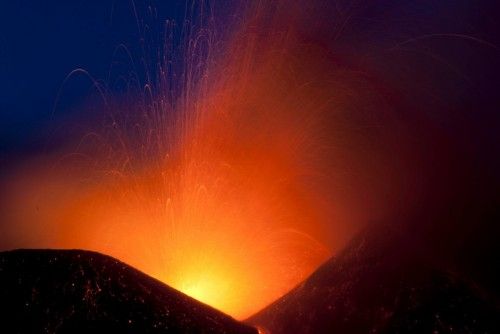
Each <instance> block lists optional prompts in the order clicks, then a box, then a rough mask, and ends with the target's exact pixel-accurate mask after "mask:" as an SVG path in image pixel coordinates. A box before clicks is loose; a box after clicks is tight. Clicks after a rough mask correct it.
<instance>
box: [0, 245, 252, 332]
mask: <svg viewBox="0 0 500 334" xmlns="http://www.w3.org/2000/svg"><path fill="white" fill-rule="evenodd" d="M103 332H107V333H242V334H243V333H245V334H246V333H248V334H250V333H256V332H257V331H256V330H255V329H253V328H251V327H249V326H246V325H244V324H241V323H238V322H237V321H235V320H234V319H232V318H230V317H229V316H227V315H225V314H223V313H221V312H219V311H217V310H215V309H213V308H211V307H208V306H206V305H204V304H201V303H199V302H197V301H196V300H194V299H192V298H190V297H188V296H186V295H184V294H182V293H180V292H178V291H176V290H174V289H172V288H170V287H168V286H166V285H164V284H162V283H161V282H159V281H157V280H155V279H153V278H151V277H149V276H147V275H145V274H143V273H141V272H139V271H137V270H135V269H134V268H132V267H130V266H128V265H126V264H124V263H122V262H120V261H117V260H115V259H113V258H111V257H109V256H105V255H101V254H98V253H94V252H88V251H77V250H64V251H62V250H17V251H9V252H2V253H0V333H103Z"/></svg>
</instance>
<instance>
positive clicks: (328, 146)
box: [0, 9, 409, 319]
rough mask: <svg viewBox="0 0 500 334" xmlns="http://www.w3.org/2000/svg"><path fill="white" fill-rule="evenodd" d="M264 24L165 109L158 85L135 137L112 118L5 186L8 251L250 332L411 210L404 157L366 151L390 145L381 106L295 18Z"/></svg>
mask: <svg viewBox="0 0 500 334" xmlns="http://www.w3.org/2000/svg"><path fill="white" fill-rule="evenodd" d="M290 10H291V9H290ZM252 13H253V12H252ZM255 13H257V14H255ZM255 13H253V14H250V15H249V16H248V17H247V18H246V19H245V20H244V22H243V23H242V26H241V27H240V28H239V29H237V30H236V33H235V35H234V36H233V38H232V39H231V41H230V42H229V43H228V46H227V48H226V49H227V51H225V52H221V53H218V54H217V57H219V58H217V59H218V60H217V62H213V63H210V64H208V65H207V66H206V69H204V70H203V71H202V73H201V75H200V73H198V72H197V73H198V75H197V77H199V78H198V79H197V80H194V79H193V80H191V79H190V78H191V75H192V72H190V71H191V70H190V69H189V68H188V69H187V70H186V71H187V72H188V74H186V76H185V78H187V79H186V82H187V83H186V84H185V87H189V89H185V91H183V92H182V94H180V95H179V97H178V99H177V100H176V103H175V104H172V106H170V107H169V108H167V107H166V104H164V102H163V101H164V100H165V99H166V97H165V95H166V93H165V94H164V93H162V92H163V91H162V85H160V84H158V88H157V91H158V92H157V96H156V97H155V98H154V100H155V101H154V102H153V103H151V104H148V105H147V106H141V105H138V106H129V110H125V111H123V113H125V114H133V115H140V116H137V117H136V118H135V119H134V121H133V124H132V125H130V124H127V123H126V122H127V121H123V120H120V119H116V118H114V119H113V122H112V124H111V125H110V126H109V127H108V128H107V129H106V130H105V131H102V132H103V133H104V134H102V133H99V134H97V135H91V134H89V135H87V136H86V137H85V138H84V140H82V141H81V142H80V144H79V146H78V150H76V151H77V153H78V154H66V155H64V156H63V158H60V157H59V156H57V157H54V156H48V157H44V158H40V159H38V160H36V161H31V162H29V163H28V164H27V166H25V167H24V168H19V169H18V170H17V171H16V173H15V174H13V175H11V177H10V184H9V185H7V187H6V189H4V190H3V191H4V193H3V195H2V196H3V198H2V202H1V203H2V205H3V207H2V210H4V212H5V214H4V217H7V218H8V220H9V223H8V224H2V225H0V228H1V230H0V232H1V233H0V235H1V236H0V239H1V240H0V241H2V242H3V244H4V245H7V247H16V248H17V247H50V248H84V249H90V250H95V251H99V252H102V253H105V254H108V255H111V256H114V257H117V258H119V259H121V260H123V261H125V262H127V263H129V264H131V265H132V266H135V267H137V268H138V269H140V270H142V271H144V272H145V273H147V274H150V275H152V276H153V277H156V278H157V279H159V280H162V281H163V282H165V283H167V284H169V285H171V286H172V287H174V288H177V289H179V290H181V291H183V292H185V293H187V294H189V295H191V296H193V297H194V298H196V299H199V300H200V301H202V302H205V303H207V304H209V305H212V306H214V307H215V308H218V309H220V310H222V311H224V312H227V313H229V314H230V315H233V316H235V317H237V318H240V319H242V318H245V317H247V316H250V315H251V314H252V313H254V312H256V311H258V310H259V309H261V308H262V307H264V306H265V305H266V304H269V303H270V302H272V301H273V300H275V299H277V298H278V297H280V296H281V295H283V294H284V293H286V292H287V291H289V290H290V289H291V288H293V287H294V286H295V285H296V284H298V283H300V282H301V281H302V280H303V279H304V278H305V277H306V276H307V275H309V274H310V273H311V272H312V271H313V270H314V269H315V268H316V267H317V266H318V265H319V264H320V263H321V262H322V261H324V260H325V259H326V258H327V257H329V256H330V255H331V254H332V252H334V251H336V250H337V249H338V248H339V247H340V246H342V245H343V243H344V242H345V241H346V240H347V239H348V238H349V237H350V236H351V235H352V233H353V231H354V230H356V229H357V228H358V226H359V224H360V222H364V221H366V220H367V219H369V218H370V219H376V218H379V217H381V216H383V215H384V213H385V211H386V209H387V203H393V202H394V199H395V198H397V200H398V201H399V202H404V201H405V200H409V199H408V198H404V197H401V196H400V194H397V193H396V192H394V191H393V187H397V186H398V182H399V179H398V178H399V176H400V175H401V172H400V170H402V168H401V166H400V165H398V164H397V163H393V164H387V158H388V157H390V156H392V155H393V152H394V150H390V149H389V150H388V151H377V149H375V148H373V147H371V145H372V143H373V138H377V139H376V140H377V141H378V142H382V141H384V140H387V138H386V137H385V136H386V134H387V133H391V131H387V129H388V128H390V127H391V123H390V122H389V121H387V120H386V119H384V116H383V115H381V113H379V112H377V113H373V114H372V113H371V112H372V111H373V110H385V109H386V104H385V100H384V99H381V98H380V94H379V93H380V92H379V91H378V88H377V87H378V86H377V85H376V84H374V83H373V82H371V80H370V78H369V76H367V75H366V74H365V73H362V72H360V71H359V69H357V68H350V66H349V65H348V63H344V62H343V61H342V60H341V59H338V58H336V57H333V56H332V55H331V54H330V53H329V52H327V51H326V50H325V49H324V48H323V47H322V46H321V45H319V44H318V43H316V42H314V41H311V40H309V39H308V38H307V34H306V35H305V37H304V34H305V32H304V31H303V30H304V27H305V25H303V24H302V25H301V21H300V20H299V19H294V17H295V16H294V15H295V14H297V13H295V12H293V14H294V15H288V14H290V13H287V15H285V16H284V17H283V14H280V15H277V17H274V18H273V19H272V20H270V22H272V24H270V23H269V21H268V20H269V17H268V15H267V16H266V15H262V17H261V16H260V14H259V13H261V11H259V10H257V11H255ZM252 15H253V16H252ZM290 18H292V19H290ZM256 27H266V28H262V29H257V28H256ZM297 27H302V30H301V29H299V28H297ZM316 28H317V27H315V29H316ZM195 51H197V49H195V50H192V51H191V52H194V53H196V52H195ZM191 65H192V68H197V67H196V66H197V65H198V64H197V63H194V64H191ZM192 71H195V70H193V69H192ZM196 71H198V70H197V69H196ZM144 110H145V111H144ZM144 115H145V116H144ZM367 115H368V117H367ZM143 116H144V117H143ZM382 121H384V122H385V124H386V127H385V129H382V130H380V131H379V130H378V128H377V127H376V126H372V125H373V124H378V123H379V122H382ZM127 127H128V129H130V128H132V130H127ZM357 129H363V130H362V131H360V130H357ZM384 147H387V145H386V146H384ZM391 147H392V148H394V149H395V150H397V149H398V146H397V144H395V143H392V146H391ZM367 152H369V153H367ZM367 166H369V167H367ZM389 180H390V181H389ZM359 189H362V191H359ZM6 194H8V195H6ZM324 245H327V246H324Z"/></svg>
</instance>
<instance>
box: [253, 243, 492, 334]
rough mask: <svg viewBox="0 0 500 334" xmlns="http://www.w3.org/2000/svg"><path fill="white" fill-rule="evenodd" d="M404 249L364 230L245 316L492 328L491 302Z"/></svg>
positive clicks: (277, 332)
mask: <svg viewBox="0 0 500 334" xmlns="http://www.w3.org/2000/svg"><path fill="white" fill-rule="evenodd" d="M368 236H370V238H368ZM388 239H390V241H388ZM408 248H410V247H408V245H405V244H404V241H400V242H399V243H398V242H395V240H393V239H392V236H391V237H387V236H381V235H378V236H377V237H373V238H372V235H369V234H365V235H363V236H361V237H359V238H357V239H356V240H354V241H353V242H352V243H351V244H350V246H349V247H348V248H347V249H346V250H345V251H344V252H343V253H342V254H340V255H339V256H338V257H336V258H333V259H331V260H329V261H328V262H327V263H325V264H324V265H323V266H322V267H320V268H319V269H318V270H317V271H316V272H315V273H314V274H313V275H312V276H311V277H309V278H308V279H307V280H306V281H305V282H304V283H303V284H301V285H300V286H298V287H296V288H295V289H294V290H292V291H291V292H290V293H288V294H287V295H285V296H284V297H282V298H281V299H279V300H278V301H276V302H275V303H273V304H271V305H270V306H269V307H267V308H266V309H264V310H262V311H260V312H259V313H258V314H256V315H255V316H253V317H252V318H250V319H249V320H248V322H249V323H252V324H255V325H257V326H261V327H262V328H264V329H267V330H269V332H270V333H272V334H289V333H302V334H306V333H315V334H320V333H342V334H346V333H347V334H351V333H431V334H437V333H500V312H499V309H498V305H497V304H496V302H495V301H493V300H489V297H487V296H486V294H485V293H484V292H479V290H478V288H477V287H475V286H473V285H472V284H470V283H468V282H466V281H465V280H464V279H461V278H458V277H457V276H458V274H453V275H452V274H451V273H449V272H448V271H444V270H436V269H433V268H435V266H431V265H430V264H429V263H430V262H431V261H429V260H428V259H427V260H425V261H424V260H422V259H423V257H422V256H418V255H417V254H415V253H413V254H412V253H411V252H408V251H405V249H408Z"/></svg>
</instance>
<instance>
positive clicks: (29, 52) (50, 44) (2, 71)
mask: <svg viewBox="0 0 500 334" xmlns="http://www.w3.org/2000/svg"><path fill="white" fill-rule="evenodd" d="M134 8H135V11H136V12H137V13H138V16H139V20H140V23H139V25H140V26H144V24H149V25H151V26H152V28H153V29H158V27H159V26H160V25H161V23H162V22H164V21H165V20H166V19H174V20H176V21H179V22H182V20H183V17H184V1H180V0H179V1H160V2H159V3H157V4H155V5H154V8H155V14H153V15H151V14H148V8H149V5H147V4H146V2H143V1H139V2H138V3H137V4H135V6H133V5H132V2H131V1H111V0H104V1H101V0H78V1H52V0H49V1H43V2H40V1H33V0H21V1H7V2H4V3H3V4H2V8H1V10H0V91H1V97H0V161H1V162H2V163H6V162H7V160H11V158H14V157H16V156H17V157H19V156H24V155H30V154H36V153H38V152H40V151H41V150H44V149H46V148H47V147H46V146H47V139H46V138H44V137H46V133H47V132H50V130H51V127H53V125H54V124H57V122H58V120H59V119H60V118H62V117H66V116H68V115H69V114H71V113H72V112H73V111H74V109H73V108H72V107H74V106H78V105H79V104H81V103H82V102H83V100H84V99H85V96H86V95H87V93H88V91H89V89H90V88H91V82H90V81H89V80H88V78H83V77H78V76H77V77H76V78H73V79H72V80H69V83H68V84H67V85H64V86H63V81H64V79H65V77H66V76H67V75H68V74H69V73H70V72H71V71H73V70H74V69H76V68H83V69H85V70H87V71H88V72H89V73H90V74H91V75H92V76H93V77H94V78H96V79H104V80H105V79H106V78H107V77H108V73H109V70H110V67H111V66H112V65H113V62H114V61H116V58H113V53H114V51H115V49H116V47H117V46H118V45H120V44H124V45H126V46H127V48H128V49H129V50H130V52H131V53H132V55H133V56H134V58H135V60H136V61H138V60H140V59H141V57H142V54H141V49H140V37H141V34H140V31H139V28H138V24H137V19H136V17H135V15H134ZM148 20H149V21H148ZM137 74H138V75H143V74H144V73H141V71H138V72H137ZM60 91H61V96H62V98H61V101H60V103H59V104H58V107H57V108H56V110H55V109H54V108H55V105H56V98H57V96H58V93H59V92H60Z"/></svg>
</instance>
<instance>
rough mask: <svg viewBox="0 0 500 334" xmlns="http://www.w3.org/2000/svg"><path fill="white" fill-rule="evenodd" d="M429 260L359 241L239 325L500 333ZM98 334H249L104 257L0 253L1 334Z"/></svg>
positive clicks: (461, 278) (481, 293)
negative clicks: (104, 333) (245, 322)
mask: <svg viewBox="0 0 500 334" xmlns="http://www.w3.org/2000/svg"><path fill="white" fill-rule="evenodd" d="M372 232H373V231H372ZM432 257H433V256H432V254H431V257H429V254H422V253H419V252H418V251H415V248H414V247H412V245H411V242H410V241H409V240H407V239H404V238H403V239H400V238H398V236H397V234H391V233H390V232H389V231H384V232H380V233H364V234H361V235H360V236H359V237H357V238H355V239H354V240H353V241H352V242H351V243H350V245H349V246H348V247H347V248H346V249H345V250H344V251H343V252H341V253H340V254H339V255H338V256H336V257H334V258H332V259H331V260H329V261H328V262H326V263H325V264H324V265H323V266H321V267H320V268H319V269H318V270H317V271H316V272H315V273H313V274H312V275H311V276H310V277H309V278H308V279H307V280H306V281H305V282H304V283H302V284H301V285H299V286H298V287H296V288H295V289H294V290H292V291H291V292H289V293H288V294H287V295H285V296H284V297H282V298H281V299H279V300H278V301H276V302H274V303H273V304H271V305H270V306H268V307H267V308H265V309H264V310H262V311H260V312H259V313H258V314H256V315H255V316H253V317H252V318H250V319H249V320H248V321H247V323H249V324H251V325H255V326H257V327H259V328H262V329H263V330H265V332H266V333H271V334H295V333H297V334H307V333H315V334H321V333H342V334H350V333H430V334H437V333H491V334H494V333H500V310H499V305H498V298H497V296H496V295H495V294H492V293H490V291H488V289H485V288H484V287H482V286H480V285H478V284H476V283H474V281H473V280H471V279H470V278H466V277H467V275H464V274H463V273H462V274H460V273H459V272H458V271H453V270H450V268H447V267H446V266H443V265H440V264H439V263H436V262H433V261H432V260H431V259H432ZM438 268H439V269H438ZM101 332H107V333H228V334H229V333H257V330H255V329H254V328H252V327H250V326H247V325H244V324H242V323H239V322H237V321H235V320H234V319H232V318H230V317H228V316H226V315H224V314H223V313H221V312H219V311H217V310H214V309H213V308H211V307H208V306H206V305H204V304H201V303H199V302H197V301H196V300H194V299H192V298H190V297H188V296H186V295H184V294H182V293H180V292H178V291H176V290H174V289H172V288H170V287H168V286H166V285H164V284H162V283H161V282H159V281H157V280H155V279H153V278H151V277H149V276H147V275H145V274H143V273H141V272H139V271H137V270H135V269H134V268H132V267H130V266H128V265H126V264H124V263H122V262H120V261H118V260H115V259H113V258H111V257H108V256H105V255H101V254H98V253H94V252H88V251H77V250H65V251H62V250H17V251H9V252H3V253H0V333H101Z"/></svg>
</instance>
